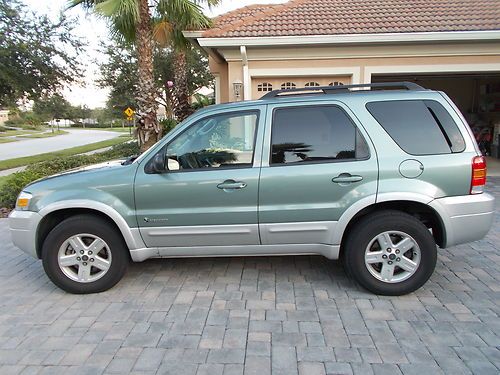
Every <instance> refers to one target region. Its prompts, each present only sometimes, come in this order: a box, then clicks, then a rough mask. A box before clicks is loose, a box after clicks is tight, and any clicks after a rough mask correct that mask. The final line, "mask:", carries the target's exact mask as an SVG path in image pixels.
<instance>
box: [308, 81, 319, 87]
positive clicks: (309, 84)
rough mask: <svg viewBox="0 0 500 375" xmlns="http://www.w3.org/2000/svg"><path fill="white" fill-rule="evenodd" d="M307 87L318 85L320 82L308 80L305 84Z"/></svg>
mask: <svg viewBox="0 0 500 375" xmlns="http://www.w3.org/2000/svg"><path fill="white" fill-rule="evenodd" d="M305 86H306V87H318V86H320V84H319V83H318V82H307V83H306V84H305Z"/></svg>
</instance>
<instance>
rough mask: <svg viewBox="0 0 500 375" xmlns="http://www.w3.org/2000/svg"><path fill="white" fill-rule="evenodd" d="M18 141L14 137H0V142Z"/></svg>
mask: <svg viewBox="0 0 500 375" xmlns="http://www.w3.org/2000/svg"><path fill="white" fill-rule="evenodd" d="M16 141H18V140H17V139H15V138H0V143H10V142H16Z"/></svg>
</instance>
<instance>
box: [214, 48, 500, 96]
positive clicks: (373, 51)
mask: <svg viewBox="0 0 500 375" xmlns="http://www.w3.org/2000/svg"><path fill="white" fill-rule="evenodd" d="M219 52H220V54H221V55H222V56H223V57H224V58H225V59H226V60H227V61H226V62H223V63H220V64H217V65H216V68H217V70H218V71H223V70H224V66H226V67H227V81H226V83H225V84H223V83H222V79H221V85H220V94H221V95H220V97H221V101H226V98H228V100H236V98H235V97H234V94H233V85H232V83H233V82H234V81H236V80H238V81H243V67H242V58H241V54H240V50H239V49H237V48H232V49H231V48H224V49H220V50H219ZM247 53H248V67H249V75H250V79H251V81H250V82H251V86H252V91H251V93H252V94H251V96H252V97H251V98H245V99H256V98H259V97H260V96H261V95H262V93H261V92H257V89H256V85H257V83H258V82H262V81H263V79H264V78H267V79H273V80H275V82H278V81H279V80H281V78H289V77H301V78H303V79H300V81H301V82H302V81H303V82H305V81H307V80H308V78H313V77H322V78H323V81H324V80H329V79H336V78H338V79H349V80H350V83H363V82H371V77H372V75H377V74H391V73H422V72H427V73H432V72H436V73H445V72H455V73H456V72H482V71H488V72H500V43H497V42H494V43H493V42H490V43H467V44H465V43H453V44H451V43H450V44H436V43H434V44H428V45H422V44H419V45H399V46H395V45H390V46H364V47H360V46H352V47H314V48H312V47H308V48H306V47H298V46H295V47H288V48H283V47H281V48H247ZM211 60H212V58H211ZM211 69H212V63H211ZM221 77H222V75H221ZM298 80H299V79H298Z"/></svg>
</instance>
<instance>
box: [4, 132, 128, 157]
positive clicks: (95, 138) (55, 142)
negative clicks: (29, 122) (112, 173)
mask: <svg viewBox="0 0 500 375" xmlns="http://www.w3.org/2000/svg"><path fill="white" fill-rule="evenodd" d="M62 129H63V130H64V131H66V132H68V134H63V135H58V136H55V137H49V138H35V139H21V140H19V141H17V142H11V143H2V144H0V160H7V159H13V158H19V157H23V156H31V155H38V154H43V153H47V152H52V151H59V150H64V149H66V148H71V147H76V146H83V145H87V144H90V143H95V142H100V141H105V140H108V139H112V138H116V137H119V136H120V134H122V133H118V132H112V131H105V130H92V129H72V128H62Z"/></svg>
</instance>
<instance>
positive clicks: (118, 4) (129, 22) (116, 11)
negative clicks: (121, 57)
mask: <svg viewBox="0 0 500 375" xmlns="http://www.w3.org/2000/svg"><path fill="white" fill-rule="evenodd" d="M87 1H88V0H87ZM95 11H96V12H97V13H98V14H100V15H102V16H104V17H106V18H107V19H108V20H109V22H110V23H111V25H112V27H111V29H112V30H113V31H114V32H115V33H116V34H117V35H122V36H123V38H124V39H125V40H126V41H131V40H133V39H134V38H135V30H136V25H137V24H138V23H139V22H140V16H139V5H138V2H137V0H105V1H99V2H98V3H97V4H96V5H95Z"/></svg>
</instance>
